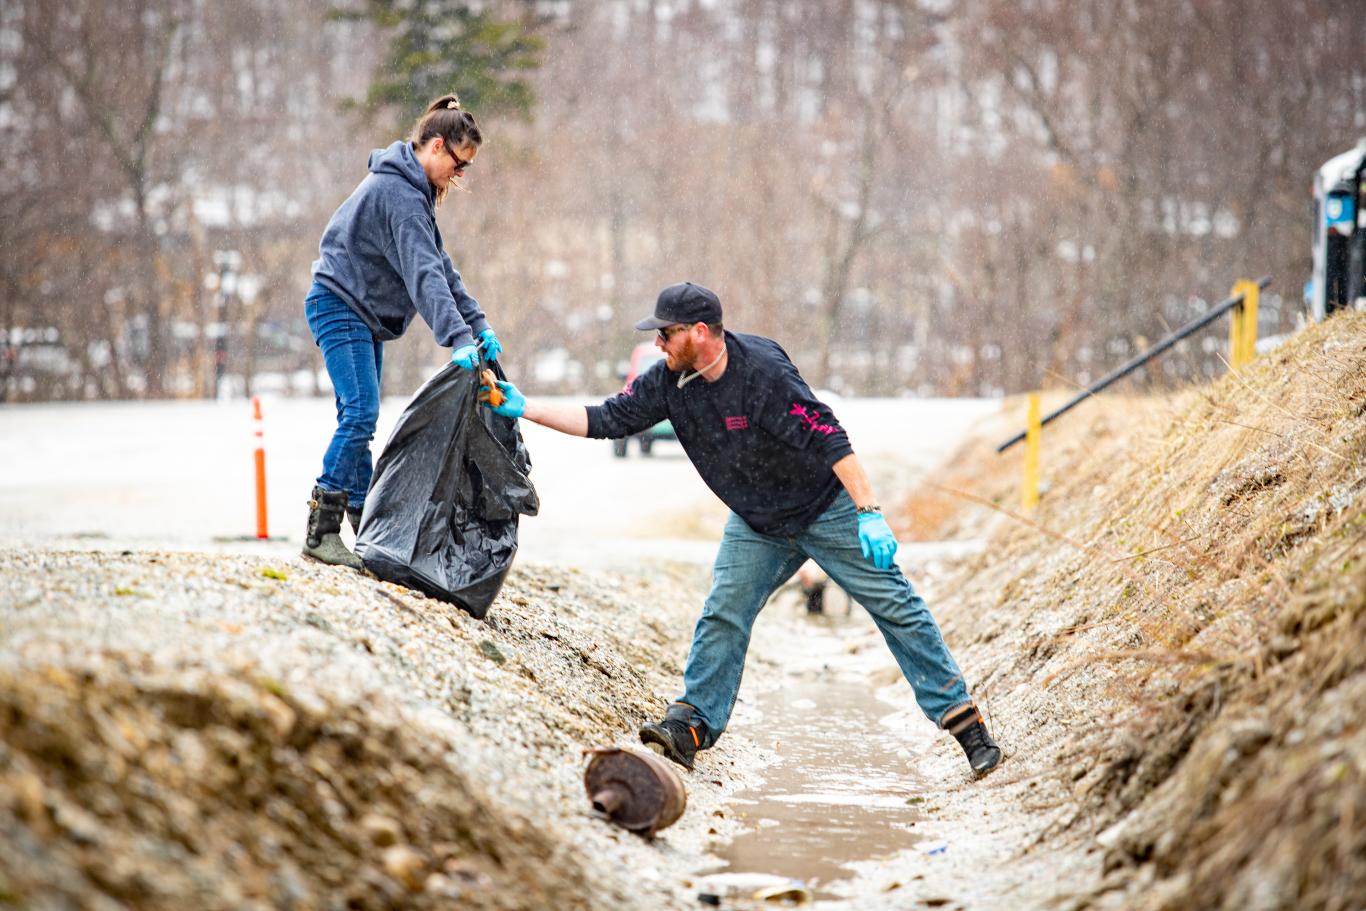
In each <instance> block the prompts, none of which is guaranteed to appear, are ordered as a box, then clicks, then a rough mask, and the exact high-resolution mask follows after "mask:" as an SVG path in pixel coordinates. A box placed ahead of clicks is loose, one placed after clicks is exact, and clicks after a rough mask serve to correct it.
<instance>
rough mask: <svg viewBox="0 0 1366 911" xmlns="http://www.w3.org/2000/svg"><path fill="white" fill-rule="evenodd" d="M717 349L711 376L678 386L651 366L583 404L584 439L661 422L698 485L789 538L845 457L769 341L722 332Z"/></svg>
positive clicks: (817, 504) (765, 530)
mask: <svg viewBox="0 0 1366 911" xmlns="http://www.w3.org/2000/svg"><path fill="white" fill-rule="evenodd" d="M726 352H727V353H728V354H729V360H728V362H727V365H726V371H725V373H723V374H721V378H720V379H718V380H717V381H716V382H714V383H709V382H707V381H706V380H705V379H704V378H702V377H698V378H697V379H694V380H692V381H690V382H689V383H688V384H687V385H685V386H684V387H683V388H682V389H679V388H678V378H679V376H680V374H679V373H678V372H677V371H673V370H669V369H668V368H667V367H666V366H665V365H664V361H659V362H658V363H656V364H655V365H653V366H652V367H650V369H648V370H646V371H645V372H644V373H643V374H641V375H640V376H639V377H637V378H636V379H635V381H634V382H632V383H631V385H630V386H628V387H627V388H626V389H625V390H623V391H622V392H621V393H620V394H618V395H616V396H613V397H612V398H610V399H608V400H607V401H605V402H603V403H602V404H601V405H590V406H589V407H588V435H589V436H590V437H594V438H597V439H611V438H617V437H624V436H630V435H631V434H633V433H640V432H641V431H643V430H645V429H647V428H649V427H652V426H654V425H655V424H657V423H659V422H660V421H662V420H664V419H665V418H668V419H669V420H670V421H671V422H673V427H674V432H675V433H677V434H678V441H679V442H680V443H682V444H683V450H684V451H685V452H686V453H687V454H688V458H690V459H692V463H693V466H694V467H696V468H697V472H698V474H700V475H701V476H702V480H703V481H705V482H706V484H707V486H708V487H710V488H711V489H712V491H713V492H714V493H715V494H716V495H717V496H718V497H720V498H721V501H722V502H723V503H725V504H726V505H727V506H729V507H730V508H731V510H733V511H734V512H735V514H736V515H738V516H739V517H740V518H742V519H744V520H745V522H747V523H748V524H749V526H750V527H751V528H753V529H754V530H755V531H757V532H760V533H762V534H766V535H774V536H779V537H786V536H792V535H795V534H797V533H799V532H800V531H801V530H802V529H804V528H806V526H807V525H809V524H811V522H812V521H814V520H815V519H816V517H817V516H819V515H820V514H821V513H822V512H824V511H825V510H826V508H827V507H829V506H830V504H831V502H833V501H834V499H835V496H836V495H837V494H838V493H839V492H840V490H841V489H842V485H841V484H840V481H839V478H837V477H836V476H835V473H834V472H833V471H831V470H830V469H831V466H832V465H834V464H835V463H836V462H838V461H839V460H840V459H842V458H844V457H845V456H847V455H850V454H852V453H853V451H854V450H853V448H852V447H851V446H850V445H849V437H848V436H847V435H846V434H845V432H844V428H842V427H840V425H839V421H837V420H836V419H835V415H834V414H833V413H832V412H831V411H830V408H829V406H827V405H825V404H823V403H822V402H820V401H818V400H817V399H816V397H815V396H814V395H812V393H811V390H810V389H809V388H808V387H807V385H806V381H805V380H803V379H802V377H801V374H800V373H798V372H797V368H796V367H795V366H793V364H792V361H791V360H790V359H789V358H788V356H787V352H786V351H784V350H783V349H782V348H781V347H779V346H778V343H777V342H774V341H773V340H771V339H767V338H764V337H762V336H759V335H744V334H741V333H737V332H727V333H726Z"/></svg>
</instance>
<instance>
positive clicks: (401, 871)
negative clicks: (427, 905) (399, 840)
mask: <svg viewBox="0 0 1366 911" xmlns="http://www.w3.org/2000/svg"><path fill="white" fill-rule="evenodd" d="M382 860H383V863H384V872H385V873H387V874H389V875H390V876H392V877H393V878H394V879H396V880H398V881H399V882H401V883H403V885H404V886H406V887H407V888H408V889H409V890H411V891H413V892H419V891H421V890H422V885H423V883H424V882H426V879H427V862H426V861H425V860H423V858H422V855H421V854H418V853H417V852H416V851H414V850H413V849H412V848H410V847H408V846H407V845H394V846H393V847H390V848H386V849H385V851H384V857H383V859H382Z"/></svg>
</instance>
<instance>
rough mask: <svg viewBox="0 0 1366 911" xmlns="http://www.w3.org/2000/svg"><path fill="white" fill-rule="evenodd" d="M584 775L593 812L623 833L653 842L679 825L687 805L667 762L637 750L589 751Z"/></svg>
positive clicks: (682, 791) (675, 775)
mask: <svg viewBox="0 0 1366 911" xmlns="http://www.w3.org/2000/svg"><path fill="white" fill-rule="evenodd" d="M588 755H591V756H592V757H593V758H592V759H591V760H589V762H588V768H587V769H586V770H584V773H583V784H584V788H585V789H586V790H587V791H588V799H589V800H591V801H592V802H593V809H594V810H597V811H598V812H599V813H602V814H603V815H604V816H606V817H607V818H608V819H610V820H612V822H614V823H616V824H617V825H619V826H621V827H622V828H624V829H630V830H631V831H632V832H638V833H640V834H642V835H644V836H645V837H646V838H651V837H653V836H654V834H655V833H656V832H658V831H659V830H660V829H666V828H668V827H669V826H671V825H673V824H674V823H675V822H677V821H678V818H679V817H680V816H682V815H683V810H684V809H686V808H687V805H688V792H687V790H686V789H685V788H684V787H683V780H682V779H681V778H679V777H678V773H677V772H675V771H674V770H673V769H672V768H670V767H669V763H668V761H667V760H665V759H661V758H660V757H658V756H656V755H654V754H653V753H637V752H635V751H634V750H621V749H610V750H590V751H588Z"/></svg>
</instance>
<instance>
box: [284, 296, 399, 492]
mask: <svg viewBox="0 0 1366 911" xmlns="http://www.w3.org/2000/svg"><path fill="white" fill-rule="evenodd" d="M304 315H305V316H306V317H307V319H308V328H309V330H310V331H311V332H312V333H313V341H315V342H317V343H318V347H319V348H320V349H322V353H323V363H324V364H326V365H327V375H328V376H330V377H331V378H332V388H333V390H334V391H335V392H336V395H337V431H336V433H334V434H333V435H332V442H331V444H329V445H328V447H327V452H325V453H324V454H323V473H322V474H321V475H319V476H318V486H319V487H321V488H322V489H323V490H344V491H346V504H347V506H349V507H351V508H352V509H355V510H358V509H360V508H361V507H362V506H364V504H365V492H366V491H367V490H369V489H370V475H371V474H372V473H373V472H374V463H373V462H372V461H371V459H370V441H371V440H373V439H374V438H375V425H376V424H378V423H379V377H380V370H381V368H382V367H383V364H384V343H383V342H381V341H380V340H379V339H377V338H375V335H374V333H373V332H371V331H370V327H369V326H367V325H365V321H364V320H362V319H361V318H360V317H359V316H357V315H356V312H355V311H354V310H352V309H351V308H350V307H348V306H346V302H345V301H343V300H342V299H341V298H340V297H338V296H337V295H335V294H333V293H332V292H331V291H329V290H327V288H325V287H323V286H322V285H320V284H318V283H317V282H314V283H313V287H311V288H309V289H308V296H307V297H306V298H304Z"/></svg>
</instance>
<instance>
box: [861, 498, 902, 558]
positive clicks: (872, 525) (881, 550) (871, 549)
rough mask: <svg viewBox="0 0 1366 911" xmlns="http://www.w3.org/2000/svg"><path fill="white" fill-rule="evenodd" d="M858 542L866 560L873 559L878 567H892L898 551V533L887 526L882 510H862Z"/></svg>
mask: <svg viewBox="0 0 1366 911" xmlns="http://www.w3.org/2000/svg"><path fill="white" fill-rule="evenodd" d="M858 543H859V547H861V548H862V549H863V557H864V559H865V560H872V561H873V565H874V566H876V567H877V568H878V569H891V566H892V555H893V554H895V553H896V535H894V534H892V530H891V529H890V528H889V527H887V520H886V519H884V518H882V513H880V512H861V513H859V516H858Z"/></svg>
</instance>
